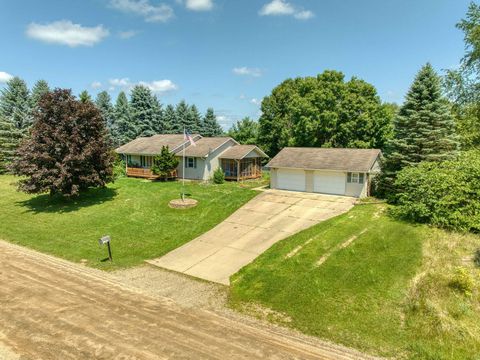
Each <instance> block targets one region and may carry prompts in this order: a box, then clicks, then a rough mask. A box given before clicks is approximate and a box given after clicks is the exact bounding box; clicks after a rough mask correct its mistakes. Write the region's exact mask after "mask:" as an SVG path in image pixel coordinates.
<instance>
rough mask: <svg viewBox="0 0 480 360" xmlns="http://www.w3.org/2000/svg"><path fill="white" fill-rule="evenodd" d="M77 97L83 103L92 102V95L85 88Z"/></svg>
mask: <svg viewBox="0 0 480 360" xmlns="http://www.w3.org/2000/svg"><path fill="white" fill-rule="evenodd" d="M78 97H79V99H80V101H81V102H83V103H87V102H92V97H91V96H90V94H89V93H88V91H87V90H83V91H82V92H81V93H80V95H79V96H78Z"/></svg>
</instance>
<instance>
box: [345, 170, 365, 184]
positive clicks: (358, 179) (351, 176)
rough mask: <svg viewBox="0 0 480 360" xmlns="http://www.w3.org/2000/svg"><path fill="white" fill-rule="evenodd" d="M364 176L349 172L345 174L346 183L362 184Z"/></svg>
mask: <svg viewBox="0 0 480 360" xmlns="http://www.w3.org/2000/svg"><path fill="white" fill-rule="evenodd" d="M364 176H365V174H364V173H358V172H349V173H348V174H347V182H348V183H353V184H363V181H364Z"/></svg>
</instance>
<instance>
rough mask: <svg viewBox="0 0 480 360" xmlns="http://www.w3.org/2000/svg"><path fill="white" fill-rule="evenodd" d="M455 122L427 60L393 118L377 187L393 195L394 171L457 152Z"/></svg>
mask: <svg viewBox="0 0 480 360" xmlns="http://www.w3.org/2000/svg"><path fill="white" fill-rule="evenodd" d="M457 149H458V142H457V135H456V134H455V123H454V120H453V117H452V115H451V112H450V109H449V107H448V104H447V101H446V100H445V98H444V97H443V96H442V92H441V87H440V78H439V76H438V75H437V74H436V72H435V70H434V69H433V67H432V66H431V65H430V64H426V65H425V66H424V67H423V68H422V69H421V70H420V71H419V72H418V74H417V76H416V77H415V80H414V82H413V84H412V86H411V88H410V90H409V91H408V93H407V96H406V99H405V102H404V104H403V106H402V107H401V108H400V111H399V112H398V115H397V116H396V118H395V121H394V137H393V139H392V140H391V141H390V142H389V143H388V145H387V150H386V153H385V155H386V157H385V160H384V162H383V166H382V172H383V173H382V176H381V178H380V183H379V186H380V190H381V193H382V194H383V195H387V196H388V195H393V194H394V192H395V189H394V185H393V184H394V181H395V178H396V174H397V172H398V171H400V170H401V169H402V168H404V167H406V166H411V165H415V164H418V163H420V162H422V161H444V160H449V159H452V158H454V157H455V156H456V154H457Z"/></svg>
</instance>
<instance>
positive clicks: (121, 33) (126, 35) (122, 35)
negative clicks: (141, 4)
mask: <svg viewBox="0 0 480 360" xmlns="http://www.w3.org/2000/svg"><path fill="white" fill-rule="evenodd" d="M138 33H139V32H138V31H136V30H126V31H119V32H118V37H119V38H120V39H123V40H127V39H131V38H132V37H134V36H135V35H137V34H138Z"/></svg>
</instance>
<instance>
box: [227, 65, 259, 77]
mask: <svg viewBox="0 0 480 360" xmlns="http://www.w3.org/2000/svg"><path fill="white" fill-rule="evenodd" d="M232 71H233V73H234V74H235V75H243V76H253V77H260V76H262V70H260V69H259V68H249V67H246V66H242V67H236V68H233V70H232Z"/></svg>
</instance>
